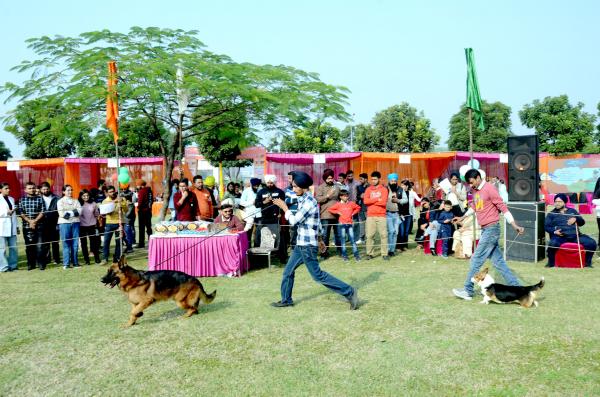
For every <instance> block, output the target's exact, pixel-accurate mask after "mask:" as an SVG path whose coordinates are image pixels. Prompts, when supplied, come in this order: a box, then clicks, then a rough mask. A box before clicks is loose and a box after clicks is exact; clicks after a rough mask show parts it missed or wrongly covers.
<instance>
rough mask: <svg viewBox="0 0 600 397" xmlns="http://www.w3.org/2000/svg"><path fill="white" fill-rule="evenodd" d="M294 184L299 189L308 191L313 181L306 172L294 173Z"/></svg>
mask: <svg viewBox="0 0 600 397" xmlns="http://www.w3.org/2000/svg"><path fill="white" fill-rule="evenodd" d="M293 178H294V183H295V184H296V186H298V187H299V188H301V189H308V188H309V187H310V186H312V184H313V180H312V178H311V177H310V175H308V174H307V173H306V172H303V171H296V172H294V174H293Z"/></svg>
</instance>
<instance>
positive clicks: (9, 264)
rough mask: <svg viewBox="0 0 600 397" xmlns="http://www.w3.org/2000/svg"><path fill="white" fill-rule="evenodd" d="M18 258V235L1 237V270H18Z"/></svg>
mask: <svg viewBox="0 0 600 397" xmlns="http://www.w3.org/2000/svg"><path fill="white" fill-rule="evenodd" d="M7 250H8V255H6V251H7ZM17 260H18V256H17V236H16V235H15V236H10V237H0V272H7V271H9V270H16V269H17Z"/></svg>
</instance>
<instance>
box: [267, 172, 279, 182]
mask: <svg viewBox="0 0 600 397" xmlns="http://www.w3.org/2000/svg"><path fill="white" fill-rule="evenodd" d="M265 182H273V183H276V182H277V177H276V176H275V175H273V174H267V175H265Z"/></svg>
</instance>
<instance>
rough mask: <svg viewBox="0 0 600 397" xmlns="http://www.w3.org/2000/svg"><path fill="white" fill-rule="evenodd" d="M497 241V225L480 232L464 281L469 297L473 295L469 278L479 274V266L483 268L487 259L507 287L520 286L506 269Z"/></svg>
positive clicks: (498, 232) (498, 227)
mask: <svg viewBox="0 0 600 397" xmlns="http://www.w3.org/2000/svg"><path fill="white" fill-rule="evenodd" d="M499 239H500V225H499V224H495V225H493V226H488V227H486V228H485V229H482V230H481V238H480V239H479V244H478V245H477V248H476V249H475V253H473V256H472V257H471V268H470V269H469V274H467V279H466V280H465V291H467V293H468V294H469V295H473V283H472V282H471V277H473V276H474V275H475V274H476V273H477V272H479V269H481V266H483V264H484V263H485V261H486V260H487V259H488V258H490V259H491V261H492V265H494V267H495V268H496V270H497V271H498V273H500V275H501V276H502V278H504V280H505V281H506V283H507V284H508V285H520V283H519V280H517V277H516V276H515V275H514V274H513V272H512V271H511V270H510V269H509V268H508V265H507V264H506V261H505V260H504V257H503V256H502V252H500V246H498V240H499Z"/></svg>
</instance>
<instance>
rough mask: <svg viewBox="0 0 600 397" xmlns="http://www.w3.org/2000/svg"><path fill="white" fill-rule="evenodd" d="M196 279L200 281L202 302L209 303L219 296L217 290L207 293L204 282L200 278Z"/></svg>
mask: <svg viewBox="0 0 600 397" xmlns="http://www.w3.org/2000/svg"><path fill="white" fill-rule="evenodd" d="M196 281H197V282H198V287H200V300H202V302H204V303H205V304H207V305H208V304H209V303H210V302H212V301H213V300H214V299H215V297H216V296H217V290H214V291H213V292H212V293H210V294H207V293H206V291H204V287H203V286H202V283H201V282H200V281H199V280H198V279H196Z"/></svg>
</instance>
